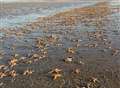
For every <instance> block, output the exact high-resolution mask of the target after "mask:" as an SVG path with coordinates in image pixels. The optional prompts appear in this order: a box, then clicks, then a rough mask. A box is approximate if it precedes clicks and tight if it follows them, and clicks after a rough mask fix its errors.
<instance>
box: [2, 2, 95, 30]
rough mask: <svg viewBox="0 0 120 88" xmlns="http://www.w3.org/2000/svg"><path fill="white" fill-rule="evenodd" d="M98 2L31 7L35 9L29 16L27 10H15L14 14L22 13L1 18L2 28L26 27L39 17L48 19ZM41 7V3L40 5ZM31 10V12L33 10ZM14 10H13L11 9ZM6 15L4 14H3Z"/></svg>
mask: <svg viewBox="0 0 120 88" xmlns="http://www.w3.org/2000/svg"><path fill="white" fill-rule="evenodd" d="M95 3H96V2H80V3H65V4H59V5H58V6H56V5H55V4H53V5H51V7H50V8H49V7H46V8H43V7H42V6H41V7H35V6H33V7H34V9H33V7H30V8H31V9H33V10H34V11H33V12H31V13H28V14H26V15H25V14H24V13H25V11H26V10H23V11H21V9H20V8H18V9H15V12H14V10H13V13H14V14H17V13H18V12H20V11H21V12H20V13H21V14H20V15H14V14H12V15H11V14H10V13H9V12H8V14H7V15H6V16H4V17H2V16H1V17H0V28H5V27H7V28H8V27H15V26H20V25H24V24H26V23H28V22H32V21H34V20H35V19H37V18H38V17H46V16H50V15H53V14H56V13H59V12H62V11H64V10H69V9H71V8H77V7H85V6H89V5H93V4H95ZM40 5H41V3H40ZM26 8H27V7H25V6H24V8H23V9H26ZM31 9H29V10H31ZM11 10H12V9H11ZM3 15H4V14H3Z"/></svg>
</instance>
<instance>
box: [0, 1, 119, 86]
mask: <svg viewBox="0 0 120 88" xmlns="http://www.w3.org/2000/svg"><path fill="white" fill-rule="evenodd" d="M101 13H102V14H101ZM113 14H114V13H112V9H111V7H110V6H109V4H108V3H99V4H96V5H94V6H91V7H85V8H76V9H72V10H68V11H65V12H61V13H58V14H56V15H53V16H50V17H40V18H39V19H38V20H37V21H36V22H33V23H29V24H27V25H25V26H24V27H20V28H15V29H10V30H1V32H4V33H5V34H4V37H1V41H0V44H1V47H0V49H1V51H0V55H1V56H0V87H1V88H119V87H120V58H119V57H120V30H119V28H120V27H119V23H118V22H119V21H118V20H119V19H115V18H114V19H113V18H112V16H111V15H113ZM116 20H117V21H116ZM16 29H19V30H16ZM11 30H14V31H11Z"/></svg>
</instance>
